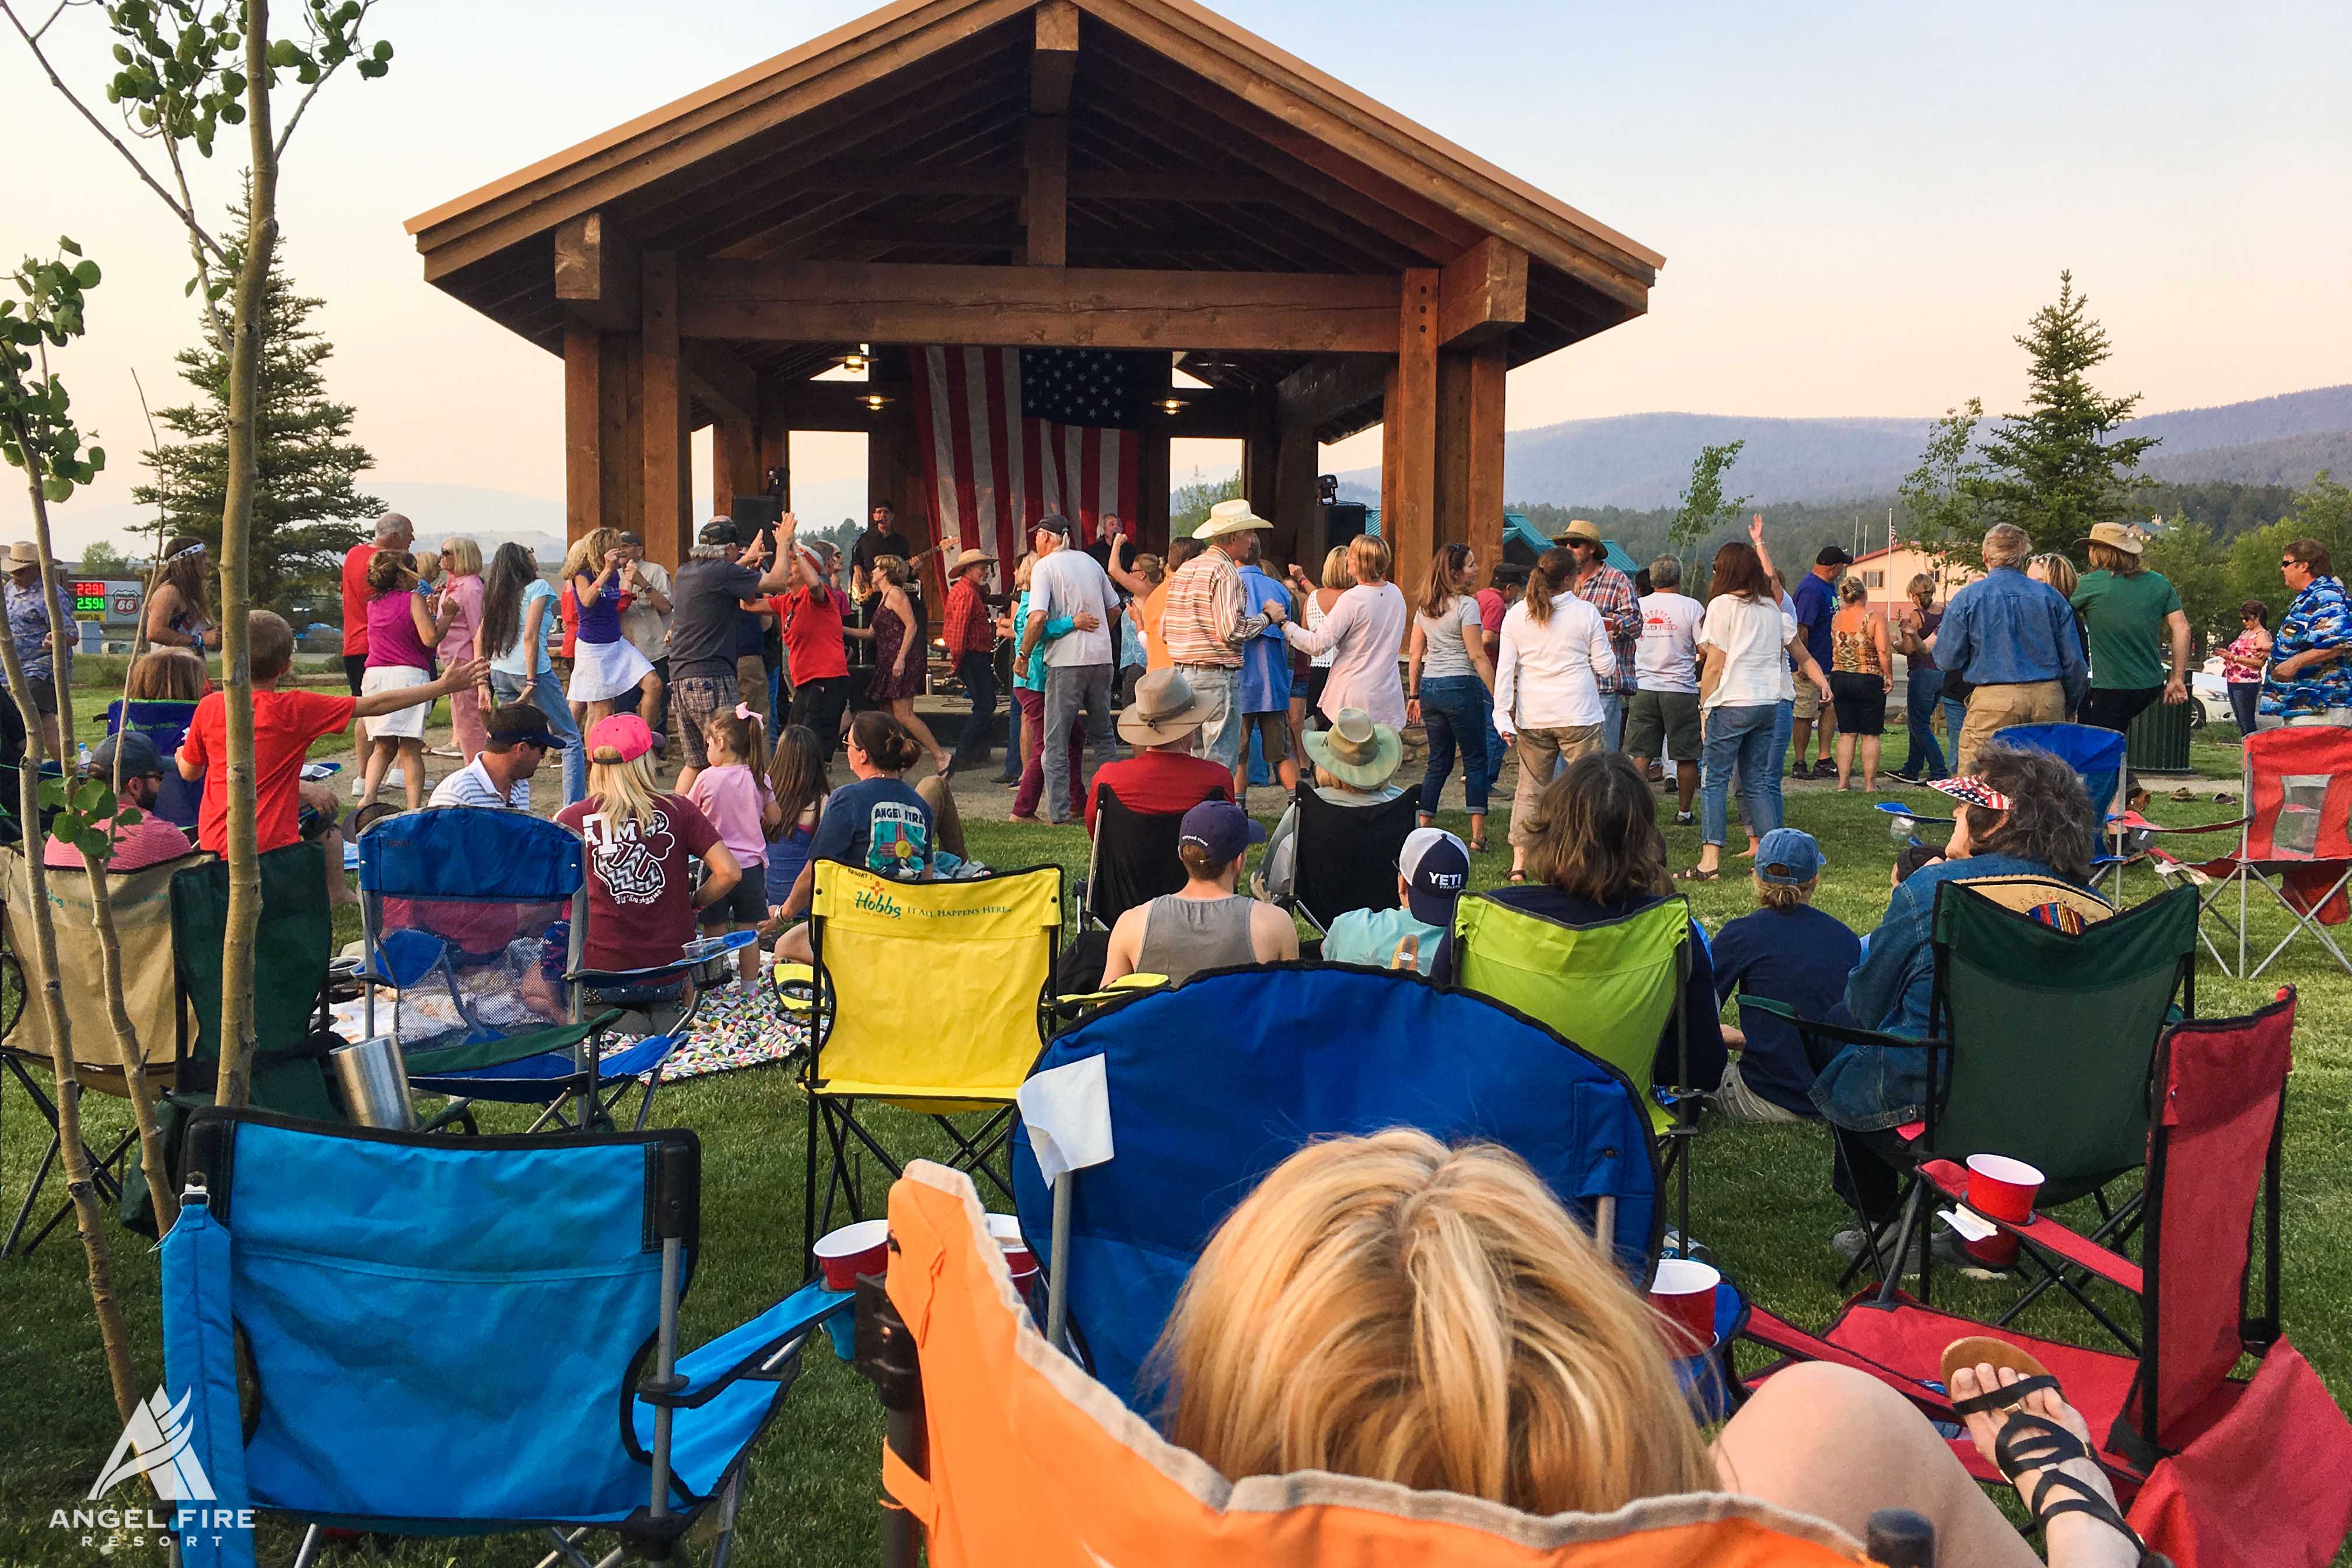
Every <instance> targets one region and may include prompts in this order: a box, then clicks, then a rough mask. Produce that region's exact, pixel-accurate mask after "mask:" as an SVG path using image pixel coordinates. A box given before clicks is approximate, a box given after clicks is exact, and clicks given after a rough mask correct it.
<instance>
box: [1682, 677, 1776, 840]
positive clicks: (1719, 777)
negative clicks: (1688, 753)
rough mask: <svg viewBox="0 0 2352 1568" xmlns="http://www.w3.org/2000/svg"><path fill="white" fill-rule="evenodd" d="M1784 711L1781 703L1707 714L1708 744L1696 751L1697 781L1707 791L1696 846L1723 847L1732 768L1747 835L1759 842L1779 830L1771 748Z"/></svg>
mask: <svg viewBox="0 0 2352 1568" xmlns="http://www.w3.org/2000/svg"><path fill="white" fill-rule="evenodd" d="M1784 709H1785V705H1784V704H1781V703H1778V702H1769V703H1756V704H1752V705H1746V704H1743V705H1739V706H1732V705H1728V704H1727V705H1726V706H1724V707H1721V708H1714V709H1710V710H1708V711H1707V715H1706V744H1705V745H1703V746H1702V747H1701V748H1700V749H1699V759H1700V760H1699V769H1700V779H1701V782H1702V784H1703V785H1704V787H1705V792H1706V793H1705V796H1704V802H1705V804H1704V805H1703V807H1702V809H1701V811H1700V815H1699V840H1700V842H1702V843H1706V844H1712V845H1715V846H1717V847H1721V846H1722V844H1723V839H1724V832H1725V827H1726V819H1727V817H1728V816H1730V794H1731V772H1732V769H1734V768H1735V767H1736V768H1738V770H1739V803H1740V805H1742V806H1744V807H1745V808H1746V810H1747V813H1748V831H1749V832H1750V833H1753V834H1755V835H1756V836H1757V837H1759V838H1760V837H1763V836H1764V835H1765V834H1767V833H1769V832H1771V831H1772V829H1774V828H1776V827H1778V826H1780V754H1779V753H1778V752H1775V751H1774V750H1773V749H1772V747H1773V742H1774V741H1775V740H1776V739H1777V738H1778V737H1779V735H1780V714H1781V713H1782V711H1783V710H1784Z"/></svg>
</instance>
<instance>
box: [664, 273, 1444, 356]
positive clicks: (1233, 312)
mask: <svg viewBox="0 0 2352 1568" xmlns="http://www.w3.org/2000/svg"><path fill="white" fill-rule="evenodd" d="M1398 299H1399V296H1398V283H1397V279H1395V278H1393V277H1386V278H1381V277H1349V276H1333V275H1328V274H1318V273H1305V272H1274V273H1261V272H1213V273H1190V272H1162V271H1153V270H1148V269H1144V268H1132V269H1129V268H1109V269H1084V268H1059V267H956V266H941V265H904V266H893V265H887V264H877V263H845V262H782V263H779V262H740V261H716V260H707V259H697V258H681V260H680V263H679V279H678V316H679V330H680V331H681V333H682V334H683V335H684V336H687V337H694V338H722V339H735V340H740V341H744V342H782V341H793V342H803V341H807V340H810V339H817V340H831V339H841V340H846V341H849V342H902V343H903V342H918V343H975V344H1002V345H1032V344H1035V345H1045V344H1051V345H1057V346H1070V347H1092V348H1130V349H1179V348H1200V349H1244V350H1258V351H1262V352H1268V353H1391V354H1392V353H1395V344H1396V333H1397V327H1396V323H1397V319H1398V318H1397V311H1398V308H1399V305H1398Z"/></svg>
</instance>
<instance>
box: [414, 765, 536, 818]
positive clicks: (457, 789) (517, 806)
mask: <svg viewBox="0 0 2352 1568" xmlns="http://www.w3.org/2000/svg"><path fill="white" fill-rule="evenodd" d="M432 804H433V805H487V806H490V807H492V808H493V809H495V808H497V807H499V806H507V807H509V808H511V809H513V810H516V811H529V810H530V780H529V779H517V780H515V782H514V788H513V789H512V790H511V791H509V793H508V795H507V796H506V798H504V799H500V798H499V786H498V785H497V784H493V783H492V782H491V781H490V775H489V773H488V770H486V769H485V768H484V767H483V766H482V759H481V758H479V757H476V758H475V759H474V760H473V761H472V762H470V763H467V764H466V765H465V766H464V767H462V768H459V769H458V770H457V772H456V773H451V774H450V775H449V776H448V777H447V778H446V779H443V780H442V781H441V782H440V784H438V785H436V787H435V788H434V791H433V800H432Z"/></svg>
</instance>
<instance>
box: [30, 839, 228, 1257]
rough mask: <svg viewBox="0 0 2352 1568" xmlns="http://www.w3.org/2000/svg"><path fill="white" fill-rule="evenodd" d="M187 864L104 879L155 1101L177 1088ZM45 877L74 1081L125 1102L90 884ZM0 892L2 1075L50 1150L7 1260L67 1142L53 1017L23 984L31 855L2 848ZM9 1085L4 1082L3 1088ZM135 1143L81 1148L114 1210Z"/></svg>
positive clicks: (131, 1134) (54, 1222) (64, 875)
mask: <svg viewBox="0 0 2352 1568" xmlns="http://www.w3.org/2000/svg"><path fill="white" fill-rule="evenodd" d="M186 864H187V862H186V861H185V860H172V861H166V862H163V863H161V864H158V865H154V866H146V867H142V868H140V869H138V870H136V871H119V872H112V873H110V874H109V875H108V877H107V879H106V887H107V894H108V897H109V899H110V900H111V903H112V907H113V912H114V934H115V945H116V949H117V952H118V956H119V960H120V963H121V980H122V1004H123V1009H124V1011H125V1012H126V1013H127V1014H128V1015H129V1016H130V1019H131V1037H132V1038H133V1039H135V1040H137V1041H138V1042H139V1047H140V1050H141V1052H142V1056H141V1061H142V1064H143V1067H144V1071H145V1074H146V1078H147V1082H148V1087H149V1088H150V1089H151V1090H152V1091H153V1092H154V1094H155V1095H156V1096H157V1097H158V1098H160V1097H161V1096H162V1095H163V1092H164V1091H165V1090H166V1089H169V1088H170V1087H171V1083H172V1075H173V1068H172V1042H173V1040H175V1039H176V1038H177V1037H178V1034H179V1026H180V1020H181V1015H180V998H179V994H178V992H177V990H176V989H175V988H174V987H173V983H172V896H171V888H172V878H173V875H174V874H175V873H176V872H177V871H178V870H179V869H180V868H183V867H184V866H185V865H186ZM47 887H48V899H49V912H50V919H51V921H52V922H53V923H54V925H55V927H56V930H57V934H58V943H57V951H58V993H59V996H60V998H61V999H62V1001H63V1002H64V1004H65V1011H66V1027H67V1030H68V1033H69V1034H70V1036H71V1037H72V1040H73V1054H74V1076H75V1078H76V1079H79V1081H80V1083H81V1086H82V1088H83V1089H85V1090H92V1089H94V1090H96V1091H97V1092H98V1093H100V1094H105V1095H110V1096H113V1097H115V1098H117V1099H124V1098H127V1097H128V1096H129V1093H130V1089H129V1084H128V1082H127V1079H125V1076H124V1073H123V1070H122V1059H121V1057H120V1056H118V1055H117V1054H116V1051H115V1045H114V1023H113V1019H112V1017H111V1016H110V1014H109V1011H108V1007H107V999H106V984H105V981H104V980H103V978H102V977H101V976H100V968H99V953H98V944H97V943H96V942H93V941H92V940H90V935H89V932H90V926H91V900H90V896H89V878H88V877H87V876H86V875H85V874H83V873H82V872H81V871H79V870H69V871H68V870H59V869H58V868H51V869H50V870H49V873H48V877H47ZM0 889H5V919H6V922H7V928H6V929H7V953H6V958H5V963H6V964H7V966H8V967H9V968H10V969H11V970H12V971H13V972H14V974H15V978H16V1012H15V1013H14V1014H13V1015H12V1016H10V1018H9V1019H8V1026H7V1027H6V1029H5V1031H0V1068H5V1074H6V1077H7V1078H13V1079H16V1084H17V1087H18V1088H19V1089H20V1090H21V1091H22V1092H23V1094H24V1096H25V1098H26V1099H27V1100H31V1101H32V1103H33V1107H34V1109H35V1110H37V1111H38V1112H39V1114H40V1116H41V1118H42V1120H44V1121H47V1123H48V1124H49V1141H48V1145H47V1148H45V1149H44V1150H43V1151H42V1152H41V1157H40V1160H39V1161H38V1163H37V1164H36V1166H35V1168H34V1173H33V1175H32V1178H31V1180H30V1181H29V1182H27V1183H26V1187H25V1196H24V1198H23V1201H22V1202H20V1203H19V1204H18V1205H17V1207H16V1218H15V1220H14V1221H13V1222H12V1223H11V1224H10V1226H9V1227H8V1234H7V1237H6V1238H5V1240H0V1258H5V1257H6V1256H7V1255H8V1254H9V1253H11V1252H13V1251H15V1250H16V1244H17V1242H18V1241H19V1240H20V1239H22V1238H23V1237H24V1234H25V1227H26V1225H27V1224H28V1223H29V1222H30V1220H31V1218H32V1216H33V1211H34V1209H35V1207H36V1205H37V1203H38V1201H39V1198H40V1194H41V1189H42V1187H43V1186H44V1185H45V1184H46V1183H47V1180H48V1176H49V1173H50V1171H51V1169H52V1168H53V1167H54V1166H55V1164H56V1162H57V1159H58V1155H59V1153H60V1152H62V1145H61V1144H60V1142H59V1141H58V1108H57V1105H56V1103H55V1101H54V1100H51V1099H50V1097H49V1095H48V1094H47V1093H45V1092H43V1090H42V1087H41V1085H42V1083H43V1082H44V1081H52V1080H53V1079H54V1073H55V1062H56V1058H55V1057H54V1056H53V1055H52V1054H51V1045H52V1042H51V1039H50V1036H49V1020H48V1014H47V1010H46V1009H44V1008H42V1007H41V1006H39V1005H33V1004H32V1002H31V995H30V992H29V990H28V989H27V987H26V974H27V967H26V963H25V962H24V958H23V954H24V953H26V952H28V951H29V949H30V947H31V942H32V937H31V932H30V930H29V925H30V921H31V919H32V881H31V879H30V877H29V876H28V875H27V874H26V865H25V857H24V856H23V855H22V854H20V853H18V852H17V851H16V850H14V849H0ZM0 1083H5V1079H0ZM138 1137H139V1135H138V1131H137V1129H135V1128H133V1129H131V1130H130V1131H125V1132H123V1133H122V1134H121V1136H120V1137H119V1138H118V1139H116V1141H115V1142H114V1143H113V1144H112V1146H111V1147H110V1148H109V1149H108V1150H107V1152H105V1153H103V1154H100V1152H97V1151H96V1150H93V1149H90V1148H89V1145H88V1144H84V1146H83V1148H84V1152H86V1153H87V1154H88V1156H89V1164H90V1173H91V1176H92V1179H93V1180H94V1181H95V1182H96V1183H97V1185H98V1190H99V1194H100V1196H101V1197H103V1198H104V1199H106V1200H107V1201H108V1202H114V1201H116V1200H118V1199H120V1198H121V1195H122V1176H123V1173H124V1170H125V1164H124V1162H125V1161H126V1160H129V1159H134V1158H136V1149H137V1144H138ZM70 1207H71V1205H68V1204H60V1205H58V1209H57V1211H56V1213H55V1214H53V1215H50V1217H49V1219H48V1221H47V1223H46V1224H45V1225H43V1226H41V1227H40V1229H38V1230H37V1231H35V1232H34V1233H33V1237H32V1240H31V1241H30V1242H28V1243H26V1247H25V1250H26V1252H27V1253H29V1252H31V1251H32V1250H33V1248H34V1247H38V1246H40V1244H41V1242H42V1241H43V1240H44V1239H45V1238H46V1237H47V1236H48V1234H49V1232H50V1231H52V1230H54V1229H55V1228H57V1226H58V1224H59V1222H61V1221H62V1220H63V1219H64V1218H65V1217H66V1215H67V1213H68V1211H69V1209H70Z"/></svg>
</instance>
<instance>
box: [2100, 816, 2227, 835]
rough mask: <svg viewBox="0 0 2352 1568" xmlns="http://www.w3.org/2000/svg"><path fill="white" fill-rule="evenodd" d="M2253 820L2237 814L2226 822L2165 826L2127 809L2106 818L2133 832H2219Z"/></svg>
mask: <svg viewBox="0 0 2352 1568" xmlns="http://www.w3.org/2000/svg"><path fill="white" fill-rule="evenodd" d="M2253 820H2254V819H2253V818H2252V817H2251V816H2237V817H2232V818H2231V819H2230V820H2229V821H2227V822H2203V823H2199V824H2197V825H2196V826H2185V827H2167V826H2164V825H2163V824H2162V823H2159V822H2150V821H2149V820H2148V819H2147V817H2145V816H2141V815H2140V814H2139V813H2138V812H2136V811H2127V812H2125V813H2124V814H2123V815H2122V816H2111V817H2109V818H2108V819H2107V821H2108V823H2109V824H2110V825H2111V826H2122V827H2127V828H2129V829H2131V830H2132V831H2133V832H2135V833H2221V832H2223V831H2226V830H2227V829H2229V828H2232V827H2244V826H2248V825H2249V824H2251V823H2252V821H2253Z"/></svg>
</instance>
